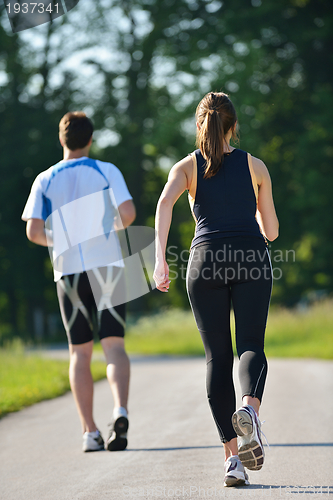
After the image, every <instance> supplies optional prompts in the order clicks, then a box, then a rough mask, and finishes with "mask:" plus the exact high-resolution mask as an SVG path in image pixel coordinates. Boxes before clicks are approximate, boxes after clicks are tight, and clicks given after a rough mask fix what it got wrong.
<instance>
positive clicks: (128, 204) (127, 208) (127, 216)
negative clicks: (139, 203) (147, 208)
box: [115, 200, 136, 230]
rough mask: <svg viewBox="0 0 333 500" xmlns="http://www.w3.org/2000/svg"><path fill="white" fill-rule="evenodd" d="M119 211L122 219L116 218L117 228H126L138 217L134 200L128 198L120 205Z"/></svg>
mask: <svg viewBox="0 0 333 500" xmlns="http://www.w3.org/2000/svg"><path fill="white" fill-rule="evenodd" d="M118 212H119V215H120V218H121V221H118V220H117V219H116V220H115V229H116V230H119V229H125V228H126V227H127V226H130V225H131V224H132V222H134V220H135V217H136V210H135V206H134V203H133V201H132V200H127V201H124V202H123V203H121V204H120V205H119V207H118Z"/></svg>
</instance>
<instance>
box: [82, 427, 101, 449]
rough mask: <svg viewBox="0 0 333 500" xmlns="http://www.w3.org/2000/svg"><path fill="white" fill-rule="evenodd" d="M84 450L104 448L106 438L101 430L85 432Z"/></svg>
mask: <svg viewBox="0 0 333 500" xmlns="http://www.w3.org/2000/svg"><path fill="white" fill-rule="evenodd" d="M82 450H83V451H100V450H104V440H103V438H102V436H101V433H100V432H99V430H97V431H94V432H85V433H84V434H83V446H82Z"/></svg>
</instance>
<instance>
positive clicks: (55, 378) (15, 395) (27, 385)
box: [0, 341, 105, 417]
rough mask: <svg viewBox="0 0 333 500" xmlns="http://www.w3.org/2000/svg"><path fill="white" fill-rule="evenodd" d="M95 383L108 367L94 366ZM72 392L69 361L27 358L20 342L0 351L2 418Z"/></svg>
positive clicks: (28, 356)
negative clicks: (26, 407)
mask: <svg viewBox="0 0 333 500" xmlns="http://www.w3.org/2000/svg"><path fill="white" fill-rule="evenodd" d="M92 372H93V378H94V380H100V379H101V378H103V377H104V376H105V363H102V362H99V361H94V362H93V363H92ZM68 390H69V381H68V361H58V360H53V359H44V358H42V357H41V356H38V355H34V354H26V353H25V352H24V346H23V344H22V343H21V342H19V341H15V342H13V343H12V344H11V345H10V346H7V347H6V348H3V349H0V417H1V416H3V415H5V414H6V413H10V412H13V411H18V410H21V409H22V408H24V407H25V406H30V405H32V404H34V403H37V402H38V401H42V400H44V399H52V398H55V397H57V396H61V395H62V394H64V393H65V392H66V391H68Z"/></svg>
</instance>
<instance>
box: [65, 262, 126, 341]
mask: <svg viewBox="0 0 333 500" xmlns="http://www.w3.org/2000/svg"><path fill="white" fill-rule="evenodd" d="M93 280H94V281H93ZM101 283H102V285H103V287H102V285H101ZM92 285H93V290H94V293H93V290H92ZM116 294H117V300H118V303H119V296H120V295H124V294H125V278H124V270H123V268H121V267H115V266H110V267H102V268H98V269H92V270H91V271H88V273H87V272H84V273H78V274H70V275H68V276H62V278H61V279H60V280H59V281H58V282H57V295H58V299H59V305H60V311H61V317H62V320H63V323H64V327H65V330H66V333H67V337H68V342H69V343H70V344H84V343H86V342H90V341H91V340H93V338H94V329H96V330H97V333H98V336H99V338H100V339H104V338H106V337H124V334H125V317H126V301H125V300H124V302H123V303H121V304H120V305H115V306H114V305H112V297H114V296H115V295H116ZM96 302H97V304H98V306H97V305H96Z"/></svg>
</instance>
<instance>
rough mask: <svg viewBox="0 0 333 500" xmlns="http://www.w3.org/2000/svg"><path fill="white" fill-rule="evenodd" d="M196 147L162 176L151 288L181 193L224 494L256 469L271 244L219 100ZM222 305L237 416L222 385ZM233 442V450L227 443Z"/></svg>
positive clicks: (258, 171)
mask: <svg viewBox="0 0 333 500" xmlns="http://www.w3.org/2000/svg"><path fill="white" fill-rule="evenodd" d="M196 120H197V146H198V147H199V149H198V150H196V151H195V152H194V153H192V154H191V155H189V156H187V157H186V158H184V159H183V160H181V161H180V162H178V163H177V164H176V165H174V167H173V168H172V169H171V171H170V174H169V178H168V182H167V183H166V185H165V187H164V190H163V192H162V194H161V197H160V199H159V202H158V205H157V211H156V231H157V254H156V265H155V272H154V279H155V282H156V285H157V288H158V289H159V290H160V291H162V292H167V291H168V289H169V283H170V281H169V269H168V265H167V262H166V259H165V251H166V245H167V238H168V233H169V228H170V224H171V218H172V208H173V205H174V204H175V202H176V201H177V199H178V198H179V197H180V195H181V194H182V193H183V192H184V191H185V190H188V195H189V202H190V206H191V210H192V213H193V217H194V219H195V222H196V230H195V236H194V239H193V241H192V245H191V253H190V258H189V263H188V268H187V276H186V281H187V283H186V284H187V291H188V296H189V300H190V303H191V307H192V311H193V314H194V317H195V320H196V324H197V327H198V330H199V332H200V334H201V337H202V341H203V344H204V347H205V353H206V363H207V379H206V380H207V395H208V401H209V405H210V408H211V411H212V414H213V418H214V421H215V423H216V426H217V430H218V433H219V435H220V438H221V441H222V442H223V444H224V451H225V460H226V461H225V477H224V485H225V486H237V485H244V484H249V482H248V475H247V473H246V472H245V469H244V467H247V468H248V469H250V470H259V469H261V467H262V465H263V462H264V449H263V445H262V442H261V431H260V421H259V418H258V416H259V406H260V403H261V400H262V395H263V391H264V385H265V380H266V374H267V361H266V357H265V354H264V335H265V328H266V320H267V314H268V308H269V302H270V296H271V289H272V268H271V263H270V257H269V253H268V249H267V240H270V241H273V240H275V239H276V238H277V236H278V226H279V223H278V219H277V216H276V213H275V208H274V202H273V197H272V187H271V180H270V176H269V173H268V170H267V168H266V166H265V165H264V163H263V162H262V161H260V160H258V159H257V158H252V157H251V155H249V154H248V153H246V152H244V151H242V150H240V149H235V148H233V147H231V146H230V144H229V142H230V139H231V138H235V137H236V123H237V115H236V111H235V108H234V106H233V104H232V102H231V101H230V99H229V97H228V96H227V95H226V94H224V93H222V92H219V93H213V92H210V93H209V94H207V95H206V96H205V97H204V98H203V99H202V100H201V102H200V103H199V105H198V107H197V111H196ZM231 303H232V306H233V310H234V315H235V324H236V346H237V353H238V357H239V378H240V384H241V389H242V403H243V406H242V407H241V408H240V409H239V410H237V411H235V410H236V406H235V404H236V401H235V390H234V384H233V379H232V368H233V359H234V357H233V351H232V343H231V333H230V307H231ZM237 436H238V443H237Z"/></svg>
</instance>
